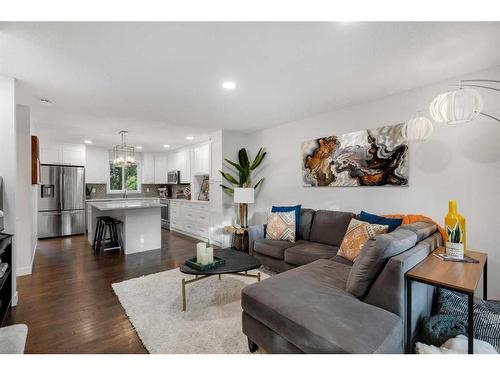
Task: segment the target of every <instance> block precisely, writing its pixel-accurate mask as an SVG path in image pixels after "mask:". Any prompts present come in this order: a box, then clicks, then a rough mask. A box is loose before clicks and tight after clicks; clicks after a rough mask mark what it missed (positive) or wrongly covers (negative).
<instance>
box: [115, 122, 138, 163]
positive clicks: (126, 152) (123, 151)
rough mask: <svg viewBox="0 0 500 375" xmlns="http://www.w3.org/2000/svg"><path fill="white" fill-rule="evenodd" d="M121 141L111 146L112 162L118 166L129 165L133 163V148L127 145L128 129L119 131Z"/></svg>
mask: <svg viewBox="0 0 500 375" xmlns="http://www.w3.org/2000/svg"><path fill="white" fill-rule="evenodd" d="M119 134H120V136H121V138H122V143H121V144H120V145H116V146H115V147H113V164H114V165H119V166H129V165H132V164H135V150H134V147H132V146H127V134H128V131H126V130H122V131H120V133H119Z"/></svg>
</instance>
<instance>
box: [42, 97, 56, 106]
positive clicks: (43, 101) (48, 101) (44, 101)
mask: <svg viewBox="0 0 500 375" xmlns="http://www.w3.org/2000/svg"><path fill="white" fill-rule="evenodd" d="M40 103H41V104H45V105H51V104H53V103H52V100H50V99H48V98H40Z"/></svg>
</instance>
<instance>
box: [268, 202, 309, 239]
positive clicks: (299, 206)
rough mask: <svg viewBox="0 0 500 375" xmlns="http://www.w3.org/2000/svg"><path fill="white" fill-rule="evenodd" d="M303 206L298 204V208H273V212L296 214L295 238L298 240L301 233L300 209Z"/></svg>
mask: <svg viewBox="0 0 500 375" xmlns="http://www.w3.org/2000/svg"><path fill="white" fill-rule="evenodd" d="M301 207H302V205H300V204H298V205H296V206H273V207H272V208H271V212H291V211H293V212H294V213H295V238H297V239H298V237H299V233H300V218H301V215H300V208H301Z"/></svg>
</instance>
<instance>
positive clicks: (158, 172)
mask: <svg viewBox="0 0 500 375" xmlns="http://www.w3.org/2000/svg"><path fill="white" fill-rule="evenodd" d="M167 170H168V169H167V155H166V154H155V155H154V183H155V184H166V183H167Z"/></svg>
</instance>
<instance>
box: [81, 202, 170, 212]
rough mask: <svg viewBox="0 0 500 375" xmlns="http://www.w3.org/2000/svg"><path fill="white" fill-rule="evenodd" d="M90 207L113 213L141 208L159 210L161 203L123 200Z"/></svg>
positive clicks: (99, 203)
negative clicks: (114, 211)
mask: <svg viewBox="0 0 500 375" xmlns="http://www.w3.org/2000/svg"><path fill="white" fill-rule="evenodd" d="M87 204H88V205H90V206H92V207H94V208H97V209H98V210H99V211H113V210H132V209H140V208H159V207H161V206H160V202H159V201H154V200H150V201H147V200H139V199H133V200H132V199H131V200H123V199H122V201H121V202H120V201H115V202H113V201H111V202H102V201H101V202H88V203H87Z"/></svg>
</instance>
